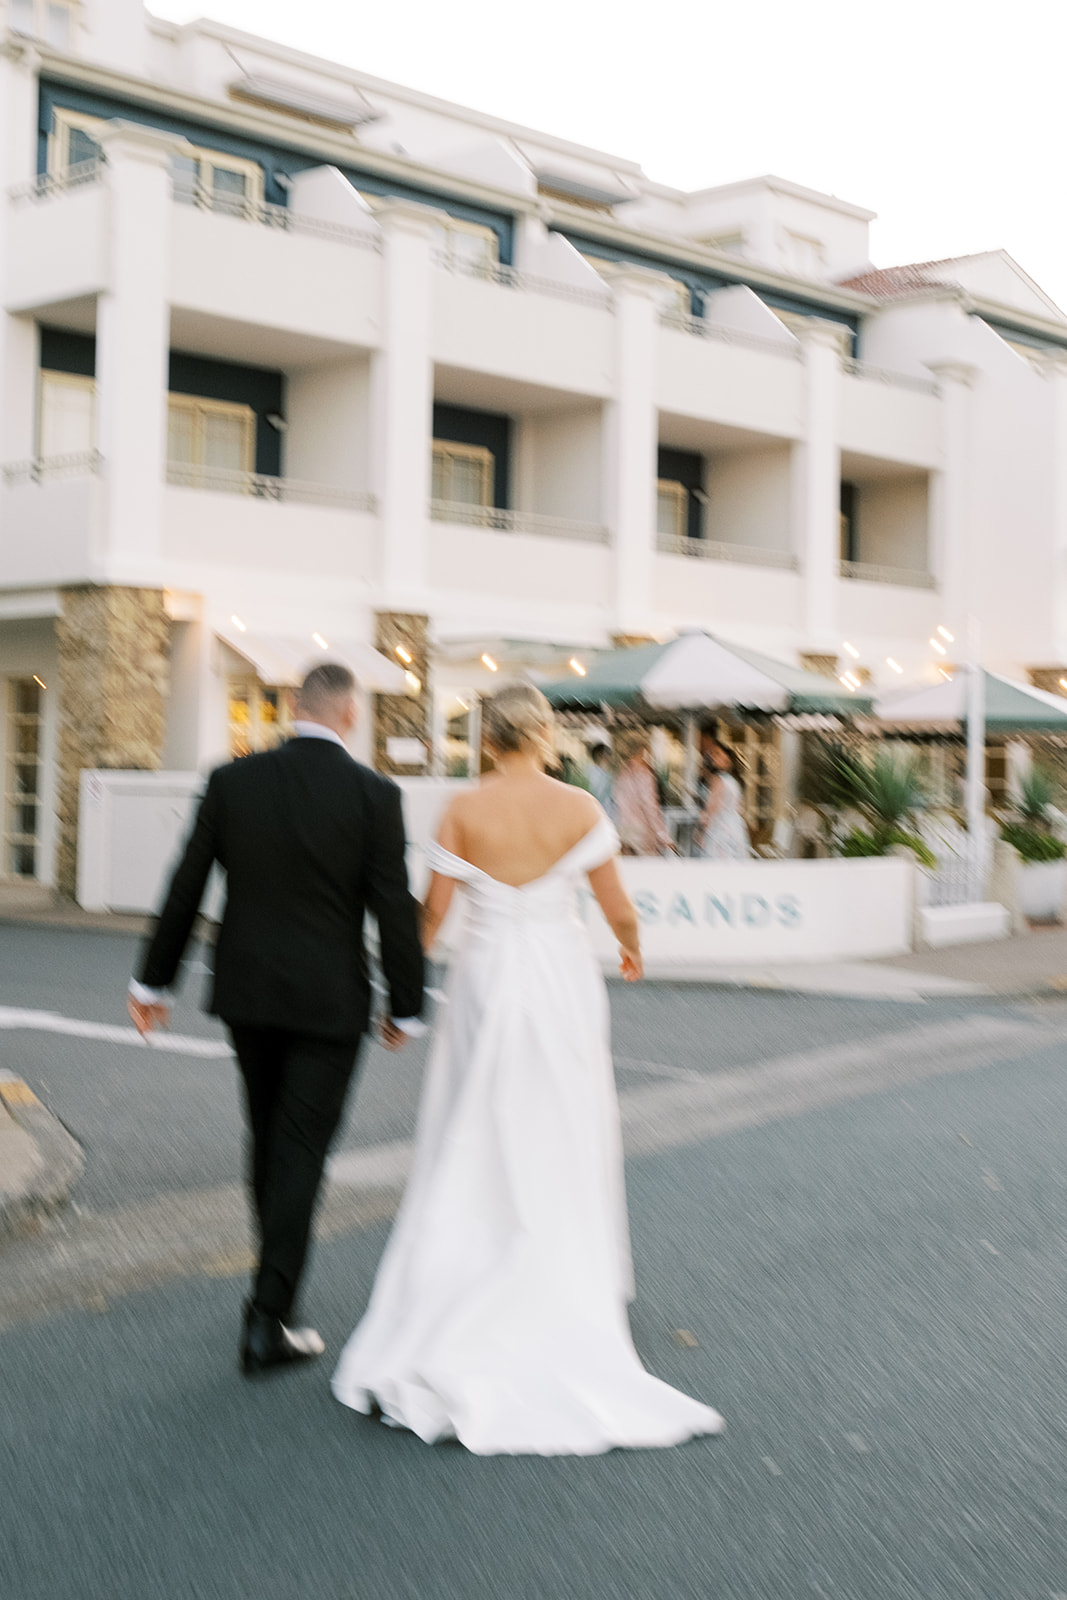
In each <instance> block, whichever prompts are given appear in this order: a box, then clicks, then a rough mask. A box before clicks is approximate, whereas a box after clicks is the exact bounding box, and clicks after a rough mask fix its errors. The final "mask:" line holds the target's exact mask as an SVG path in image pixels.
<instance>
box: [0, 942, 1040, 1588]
mask: <svg viewBox="0 0 1067 1600" xmlns="http://www.w3.org/2000/svg"><path fill="white" fill-rule="evenodd" d="M131 952H132V942H131V941H127V940H124V939H118V938H112V937H104V936H101V935H89V934H63V933H56V932H50V931H49V932H46V931H44V930H25V931H24V930H14V929H10V928H2V929H0V1006H9V1007H10V1006H21V1007H29V1008H34V1009H48V1010H52V1011H57V1012H60V1013H62V1014H63V1015H65V1016H67V1017H76V1018H82V1019H87V1020H90V1021H95V1022H101V1023H109V1022H110V1023H114V1022H116V1021H118V1020H119V1019H120V1017H121V1009H120V1006H121V989H122V986H123V983H124V980H125V975H126V973H127V971H128V967H129V961H130V957H131ZM612 1003H613V1011H614V1018H615V1045H616V1050H617V1052H618V1055H619V1057H620V1061H621V1070H620V1085H621V1087H622V1088H623V1091H624V1097H630V1103H631V1105H632V1107H635V1108H637V1110H638V1111H639V1112H640V1113H641V1115H645V1113H646V1112H647V1116H648V1118H649V1124H650V1127H651V1125H652V1124H653V1123H654V1122H655V1119H656V1117H657V1116H658V1117H660V1118H661V1124H660V1125H661V1129H662V1130H666V1131H665V1132H663V1134H662V1138H661V1140H660V1145H661V1147H658V1148H657V1147H656V1143H657V1141H656V1139H655V1138H654V1137H650V1138H649V1139H647V1140H646V1141H645V1144H646V1148H647V1149H648V1151H649V1153H645V1154H643V1155H638V1156H636V1157H635V1158H634V1159H632V1160H631V1162H630V1165H629V1180H628V1181H629V1192H630V1205H631V1217H632V1224H633V1233H634V1245H635V1259H636V1267H637V1277H638V1300H637V1303H636V1306H635V1309H634V1316H633V1323H634V1332H635V1337H636V1340H637V1343H638V1346H639V1349H640V1350H641V1352H642V1354H643V1356H644V1358H645V1360H646V1362H647V1364H648V1365H649V1366H651V1367H652V1368H653V1369H654V1370H655V1371H656V1372H657V1373H659V1374H660V1375H661V1376H663V1377H664V1378H666V1379H668V1380H669V1381H671V1382H674V1383H677V1384H679V1385H680V1386H682V1387H684V1388H686V1389H687V1390H689V1391H690V1392H692V1393H694V1394H697V1395H699V1396H701V1397H702V1398H704V1399H706V1400H708V1401H709V1402H710V1403H712V1404H713V1405H715V1406H717V1407H718V1408H719V1409H720V1410H721V1411H722V1412H723V1413H724V1415H725V1416H726V1418H727V1425H728V1431H727V1433H726V1435H725V1436H724V1437H722V1438H720V1439H712V1440H705V1441H698V1442H695V1443H693V1444H690V1445H687V1446H685V1447H683V1448H681V1449H677V1450H673V1451H652V1452H616V1453H613V1454H612V1455H609V1456H605V1457H601V1458H597V1459H593V1460H581V1461H566V1460H564V1461H559V1460H554V1461H539V1460H530V1459H507V1458H497V1459H489V1460H479V1459H476V1458H473V1457H470V1456H468V1455H467V1454H466V1452H464V1451H463V1450H461V1449H459V1448H457V1447H454V1446H442V1447H437V1448H434V1449H428V1448H427V1447H426V1446H424V1445H422V1444H421V1443H419V1442H418V1441H416V1440H414V1439H413V1438H410V1437H408V1436H405V1435H401V1434H398V1433H395V1432H391V1431H389V1430H386V1429H383V1428H381V1427H380V1426H378V1425H376V1424H373V1423H370V1422H368V1421H366V1420H365V1419H361V1418H357V1417H355V1416H353V1415H351V1414H350V1413H348V1412H346V1411H344V1410H343V1409H342V1408H341V1407H339V1406H337V1405H336V1404H335V1403H334V1402H333V1401H332V1399H331V1398H330V1395H329V1391H328V1387H327V1384H326V1378H327V1376H328V1369H327V1368H320V1369H307V1370H304V1371H302V1372H300V1373H296V1374H288V1375H286V1376H285V1377H284V1378H280V1379H278V1380H276V1381H274V1382H271V1383H264V1384H263V1385H261V1386H250V1385H247V1384H245V1383H243V1382H242V1381H241V1380H240V1378H239V1377H238V1376H237V1374H236V1371H235V1365H234V1344H235V1331H236V1329H235V1323H236V1314H237V1307H238V1305H239V1300H240V1295H241V1292H242V1288H243V1284H242V1281H241V1277H240V1275H239V1271H238V1269H237V1268H236V1267H235V1266H234V1265H232V1264H231V1265H229V1266H228V1265H227V1263H226V1261H225V1260H221V1261H220V1262H219V1263H218V1265H217V1266H216V1268H214V1269H213V1272H214V1275H212V1273H210V1272H208V1271H205V1270H203V1269H202V1267H201V1268H197V1269H196V1270H189V1269H183V1268H182V1266H181V1262H180V1261H179V1259H178V1257H177V1256H175V1258H174V1260H173V1261H172V1262H171V1263H170V1267H169V1269H168V1270H167V1271H162V1272H161V1273H160V1276H159V1280H158V1281H157V1282H155V1283H154V1285H153V1286H151V1287H148V1288H143V1289H130V1288H126V1289H123V1288H122V1287H121V1280H120V1279H119V1278H115V1279H114V1280H113V1281H114V1282H115V1283H119V1284H120V1287H119V1288H118V1289H117V1290H116V1289H114V1288H109V1287H108V1286H107V1284H108V1279H107V1274H108V1271H109V1270H111V1269H110V1266H109V1263H108V1262H107V1260H105V1259H103V1258H102V1257H101V1258H98V1267H99V1272H100V1275H101V1283H102V1285H103V1288H102V1290H101V1292H100V1293H99V1294H96V1295H94V1294H93V1293H91V1292H88V1289H87V1285H86V1282H85V1280H84V1278H79V1279H77V1280H76V1281H75V1280H74V1279H72V1280H71V1284H72V1287H71V1289H70V1292H69V1294H67V1297H66V1299H64V1298H63V1296H62V1295H61V1296H60V1298H59V1299H58V1300H57V1301H55V1302H54V1303H53V1304H52V1305H51V1307H50V1309H49V1310H48V1311H47V1314H40V1312H35V1311H34V1310H33V1307H32V1302H31V1301H26V1302H25V1303H24V1304H23V1309H22V1311H21V1312H16V1313H14V1314H12V1315H11V1316H10V1317H9V1319H8V1321H7V1324H6V1326H4V1327H3V1331H0V1418H2V1421H0V1479H2V1488H0V1508H2V1509H0V1595H2V1596H3V1600H98V1597H99V1600H187V1597H189V1600H283V1597H284V1600H369V1597H375V1600H378V1597H382V1600H394V1597H396V1600H406V1597H417V1600H452V1597H456V1600H510V1597H512V1596H514V1597H521V1600H527V1597H529V1600H586V1597H589V1600H608V1597H615V1596H620V1597H627V1600H629V1597H640V1600H644V1597H646V1596H647V1597H652V1600H661V1597H662V1600H673V1597H676V1596H677V1597H690V1596H692V1597H701V1600H703V1597H715V1600H749V1597H752V1600H794V1597H798V1600H799V1597H806V1596H824V1597H825V1596H831V1597H834V1600H841V1597H845V1600H970V1597H972V1596H973V1597H981V1600H986V1597H988V1600H1053V1597H1061V1600H1062V1597H1064V1596H1067V1519H1065V1514H1064V1507H1065V1505H1067V1404H1065V1396H1067V1339H1065V1333H1067V1161H1065V1160H1064V1152H1063V1138H1062V1130H1063V1129H1064V1128H1065V1127H1067V1072H1065V1071H1064V1053H1065V1051H1064V1047H1065V1045H1067V1022H1065V1016H1064V1014H1063V1012H1062V1009H1061V1008H1059V1007H1056V1006H1050V1007H1047V1008H1043V1009H1038V1008H1034V1009H1033V1010H1031V1011H1022V1010H1014V1009H1010V1008H1003V1007H997V1006H994V1005H991V1004H984V1005H982V1006H976V1005H973V1004H966V1003H959V1002H954V1003H952V1004H947V1003H938V1004H936V1005H934V1004H927V1005H915V1006H912V1005H899V1004H898V1005H891V1004H872V1003H865V1002H846V1001H828V1000H820V999H811V998H801V997H788V996H783V995H777V994H759V993H746V992H741V991H738V992H723V991H715V990H711V989H705V988H702V987H699V986H691V985H687V986H684V987H679V988H677V989H653V988H651V987H647V988H644V989H640V988H627V989H622V988H619V989H616V990H613V995H612ZM175 1028H176V1030H178V1031H180V1033H181V1034H184V1035H187V1036H193V1037H196V1038H201V1039H210V1038H212V1037H214V1036H215V1035H214V1030H213V1025H212V1024H210V1023H208V1022H205V1021H203V1020H202V1019H198V1018H197V1017H196V1016H195V1014H194V1012H193V1011H192V1010H191V1009H189V1008H187V1009H185V1011H184V1014H183V1015H179V1016H178V1017H176V1019H175ZM954 1039H955V1040H957V1041H958V1048H956V1049H955V1054H953V1048H954V1047H953V1043H952V1041H953V1040H954ZM0 1049H2V1050H3V1053H4V1060H5V1064H8V1065H12V1066H14V1067H15V1068H16V1069H17V1070H19V1071H20V1072H22V1073H23V1075H24V1076H26V1077H27V1078H28V1079H29V1081H30V1082H31V1083H34V1084H35V1086H37V1087H38V1088H40V1089H41V1091H42V1093H43V1097H44V1098H45V1100H46V1102H47V1103H48V1104H49V1105H51V1107H52V1108H53V1109H54V1110H55V1111H56V1112H57V1113H58V1114H59V1115H60V1116H62V1117H63V1119H64V1120H65V1121H66V1122H67V1123H68V1125H69V1126H71V1127H72V1129H73V1131H74V1132H75V1133H76V1134H77V1135H78V1136H79V1137H80V1138H83V1139H84V1140H85V1142H86V1144H87V1148H88V1154H89V1160H88V1168H87V1173H86V1178H85V1181H84V1184H83V1185H82V1188H81V1190H80V1191H79V1195H78V1200H79V1204H80V1206H81V1207H82V1212H81V1214H80V1215H79V1214H75V1215H73V1216H72V1217H71V1218H70V1219H68V1220H67V1221H66V1222H65V1223H64V1224H63V1225H62V1226H61V1227H60V1228H59V1229H58V1230H56V1232H55V1234H54V1236H52V1237H48V1236H46V1237H43V1238H42V1239H40V1240H38V1241H35V1242H33V1244H32V1245H30V1246H20V1247H18V1248H17V1249H16V1250H14V1251H12V1250H8V1251H5V1252H4V1253H3V1254H0V1308H2V1302H3V1297H4V1292H5V1291H4V1288H3V1284H4V1280H5V1276H6V1278H7V1281H8V1282H9V1283H10V1282H11V1281H12V1280H13V1279H14V1278H15V1277H17V1276H18V1274H20V1273H21V1274H23V1275H24V1276H25V1275H26V1274H29V1277H28V1278H27V1281H28V1282H29V1281H30V1280H31V1279H32V1277H33V1273H34V1271H35V1270H36V1271H37V1272H38V1277H39V1279H41V1280H42V1281H43V1277H44V1275H45V1274H46V1273H47V1274H53V1275H54V1274H55V1273H56V1272H58V1270H59V1265H60V1264H61V1260H62V1256H63V1254H64V1252H65V1253H66V1254H67V1255H68V1256H74V1255H76V1254H77V1252H78V1250H79V1249H80V1248H81V1243H80V1241H81V1235H82V1232H83V1231H84V1230H85V1229H86V1228H88V1227H89V1226H90V1225H91V1222H92V1219H93V1217H94V1216H97V1217H101V1216H102V1217H106V1216H108V1215H112V1214H114V1208H116V1207H122V1208H125V1209H124V1210H123V1211H122V1213H121V1214H122V1216H123V1217H124V1218H126V1219H131V1220H132V1221H136V1219H137V1218H139V1217H141V1216H148V1215H149V1214H151V1215H152V1216H153V1217H155V1219H156V1223H155V1225H156V1226H158V1227H160V1228H163V1229H165V1222H166V1217H167V1215H168V1213H169V1212H170V1211H175V1212H177V1210H179V1209H180V1206H181V1204H183V1203H189V1204H192V1203H193V1201H194V1200H195V1198H196V1196H197V1195H198V1194H200V1193H202V1192H203V1190H204V1188H205V1186H208V1185H219V1184H222V1185H226V1184H229V1185H231V1186H232V1184H233V1181H234V1178H235V1169H236V1165H237V1161H236V1138H237V1126H236V1111H235V1096H234V1090H233V1084H232V1071H231V1069H230V1067H229V1064H228V1063H227V1061H226V1060H225V1059H224V1058H223V1057H222V1056H219V1057H217V1058H214V1059H209V1058H203V1057H193V1056H190V1055H182V1054H180V1053H173V1052H172V1053H164V1052H159V1053H158V1054H157V1053H152V1054H149V1053H148V1052H146V1051H143V1050H139V1049H137V1048H135V1047H132V1046H126V1045H116V1044H108V1043H106V1042H103V1041H99V1040H97V1041H94V1040H86V1039H82V1038H77V1037H74V1038H71V1037H65V1036H61V1035H55V1034H50V1033H45V1032H28V1031H25V1030H20V1031H5V1032H0ZM950 1058H951V1059H950ZM850 1059H854V1060H855V1063H856V1075H857V1076H856V1083H857V1085H858V1084H859V1082H860V1080H861V1079H862V1083H863V1086H864V1087H866V1088H867V1089H868V1090H869V1091H870V1092H867V1093H864V1094H862V1095H861V1096H859V1097H854V1098H849V1097H848V1096H849V1094H850V1093H851V1092H852V1091H851V1089H850V1087H849V1085H848V1083H847V1081H846V1080H845V1079H843V1078H842V1077H841V1076H840V1074H839V1073H838V1075H837V1076H826V1075H824V1074H823V1073H822V1072H821V1068H820V1063H823V1062H825V1063H828V1064H829V1063H832V1062H833V1061H834V1060H838V1061H845V1062H846V1063H847V1062H848V1061H849V1060H850ZM417 1068H418V1061H417V1059H415V1058H414V1056H413V1055H411V1056H409V1055H407V1054H405V1055H404V1056H401V1057H386V1056H385V1054H384V1052H380V1051H377V1050H373V1051H370V1052H368V1057H367V1064H366V1072H365V1076H364V1081H363V1083H362V1084H361V1088H360V1094H359V1096H358V1097H357V1101H356V1104H355V1106H354V1108H353V1115H352V1118H351V1119H350V1122H349V1127H348V1129H347V1132H346V1143H347V1144H348V1145H349V1147H355V1146H360V1145H362V1146H364V1147H367V1146H373V1147H379V1146H380V1145H381V1144H382V1143H383V1141H390V1140H393V1141H395V1140H397V1139H403V1138H405V1137H406V1136H407V1135H408V1133H409V1132H410V1111H411V1105H412V1103H413V1095H414V1089H415V1080H416V1077H417ZM738 1068H742V1069H744V1070H743V1071H742V1072H740V1073H738V1072H737V1070H736V1069H738ZM746 1079H748V1080H749V1081H751V1083H752V1084H753V1085H754V1086H755V1090H754V1098H753V1097H750V1100H749V1102H747V1103H746V1107H745V1109H744V1112H743V1115H741V1114H738V1113H737V1110H736V1105H735V1100H731V1099H730V1095H731V1094H732V1095H734V1096H735V1098H736V1093H737V1089H736V1085H737V1084H738V1083H739V1082H743V1081H744V1080H746ZM731 1085H733V1087H731ZM855 1086H856V1085H853V1087H855ZM786 1089H787V1090H788V1093H789V1095H791V1096H792V1098H791V1099H784V1098H783V1094H784V1093H785V1090H786ZM720 1090H721V1094H720ZM761 1096H762V1097H763V1098H762V1102H761ZM761 1105H762V1109H761ZM686 1106H689V1107H691V1108H692V1111H693V1121H692V1126H691V1128H690V1130H689V1132H686V1130H685V1127H684V1126H683V1125H682V1124H681V1123H680V1121H679V1109H680V1108H681V1110H682V1111H684V1109H685V1107H686ZM715 1107H718V1110H717V1111H716V1112H715V1116H717V1117H718V1121H717V1122H716V1120H715V1116H713V1115H711V1111H710V1110H709V1108H712V1109H714V1108H715ZM731 1108H733V1109H731ZM668 1113H670V1114H669V1115H668ZM701 1119H703V1120H701ZM671 1130H673V1131H671ZM708 1130H711V1133H709V1132H708ZM653 1131H654V1130H653ZM638 1133H640V1129H638ZM664 1141H668V1142H664ZM640 1142H641V1141H640V1138H638V1144H639V1145H640ZM386 1209H387V1207H379V1211H378V1218H379V1219H378V1220H368V1219H369V1218H373V1216H374V1212H373V1208H371V1210H368V1211H367V1213H366V1214H365V1215H364V1216H363V1218H362V1220H361V1222H360V1221H359V1220H358V1219H357V1220H356V1221H354V1220H353V1217H354V1213H353V1214H352V1215H349V1216H347V1218H346V1216H345V1215H341V1216H340V1221H339V1224H338V1226H337V1227H336V1228H335V1229H334V1231H333V1232H332V1234H331V1236H330V1237H328V1238H326V1239H325V1240H324V1241H322V1242H321V1243H320V1244H319V1246H318V1250H317V1254H316V1258H315V1263H314V1269H313V1272H312V1276H311V1281H310V1283H309V1288H308V1302H309V1310H313V1311H314V1319H315V1321H316V1323H317V1325H318V1326H319V1327H320V1329H321V1331H322V1332H323V1334H324V1336H325V1337H326V1339H327V1341H328V1345H329V1347H330V1349H331V1350H336V1349H337V1348H338V1347H339V1345H340V1343H341V1342H342V1340H343V1339H344V1337H345V1336H346V1334H347V1333H348V1331H349V1330H350V1328H351V1326H352V1324H353V1323H354V1321H355V1320H356V1318H357V1317H358V1315H359V1312H360V1309H361V1306H362V1303H363V1300H364V1298H365V1295H366V1293H367V1290H368V1288H369V1284H370V1281H371V1277H372V1274H373V1269H374V1264H375V1262H376V1260H377V1257H378V1254H379V1253H380V1250H381V1246H382V1242H383V1240H384V1237H385V1230H386V1227H387V1223H386V1221H385V1220H384V1215H383V1213H384V1210H386ZM50 1252H51V1253H50ZM87 1259H88V1258H87ZM94 1259H96V1258H94ZM35 1261H36V1262H37V1263H38V1265H37V1267H36V1268H35V1266H34V1262H35ZM42 1263H43V1265H42ZM5 1269H6V1272H5ZM679 1330H685V1335H684V1336H682V1335H680V1334H679ZM694 1341H695V1342H694Z"/></svg>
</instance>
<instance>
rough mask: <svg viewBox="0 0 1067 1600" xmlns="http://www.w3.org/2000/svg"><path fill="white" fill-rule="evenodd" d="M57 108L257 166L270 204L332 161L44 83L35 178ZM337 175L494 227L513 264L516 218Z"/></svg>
mask: <svg viewBox="0 0 1067 1600" xmlns="http://www.w3.org/2000/svg"><path fill="white" fill-rule="evenodd" d="M57 106H58V107H60V108H62V109H63V110H66V111H81V112H82V113H84V115H86V116H91V117H103V118H111V117H123V118H125V119H126V120H128V121H130V122H142V123H145V124H147V126H149V127H152V128H160V129H162V131H163V132H165V133H176V134H180V135H182V136H183V137H184V138H187V139H191V140H192V142H193V143H194V144H199V145H204V146H206V147H207V148H208V149H211V150H219V151H221V152H222V153H223V154H224V155H229V156H239V157H240V158H241V159H242V160H244V161H255V162H257V163H258V165H259V166H260V167H261V168H262V169H263V198H264V199H265V200H266V201H267V203H268V204H269V205H276V206H284V205H287V204H288V189H287V186H286V184H285V182H284V180H285V179H286V178H290V177H292V176H294V174H296V173H298V172H306V171H307V170H308V168H309V167H318V166H321V165H323V162H324V161H331V160H332V158H331V157H329V156H324V157H323V158H322V159H321V160H316V158H315V157H314V156H312V155H308V154H307V153H306V151H298V150H290V149H287V148H286V147H285V146H284V145H273V144H267V143H266V142H265V141H263V140H261V139H255V138H246V137H244V136H243V135H241V134H237V133H234V132H233V130H232V129H228V128H218V127H215V126H213V124H211V123H210V122H199V121H196V120H194V119H193V118H190V117H176V116H173V115H172V114H171V113H170V112H169V111H164V110H162V109H160V108H158V107H155V106H153V105H152V103H151V102H150V101H138V100H119V99H116V98H114V97H113V96H108V95H101V94H93V93H91V92H90V91H88V90H85V89H80V88H75V87H73V86H70V85H68V84H63V83H54V82H50V81H48V80H46V79H43V78H42V80H41V92H40V99H39V103H38V123H37V128H38V136H37V170H38V172H39V173H44V172H46V171H47V170H48V136H49V134H50V133H51V131H52V119H53V113H54V112H55V110H56V107H57ZM340 170H341V171H342V172H343V173H344V175H345V177H346V178H347V179H348V180H349V182H350V183H351V184H352V185H353V186H354V187H355V188H357V189H361V190H363V191H365V192H366V193H367V194H376V195H393V196H395V197H396V198H397V199H402V200H415V201H418V202H419V203H421V204H422V205H429V206H436V207H437V208H438V209H439V210H441V211H446V212H447V213H448V215H449V216H450V217H455V218H456V219H457V220H458V221H461V222H476V223H479V224H480V225H481V226H482V227H486V228H492V230H493V232H494V233H495V234H496V236H497V242H498V246H499V251H500V260H501V261H502V262H504V263H505V265H510V264H511V262H512V260H513V255H514V235H515V224H514V218H513V217H511V216H510V215H508V213H506V212H501V211H493V210H491V209H489V208H488V207H483V206H478V205H472V204H471V203H469V202H468V201H464V200H457V199H454V198H453V197H452V196H451V195H448V194H442V193H440V192H439V191H438V190H436V189H430V188H422V187H420V186H418V185H415V184H406V183H400V182H394V181H393V180H392V179H391V178H383V177H381V176H380V175H378V174H376V173H371V172H364V171H362V170H361V169H360V168H359V167H342V168H341V169H340ZM279 179H281V180H283V181H282V182H279Z"/></svg>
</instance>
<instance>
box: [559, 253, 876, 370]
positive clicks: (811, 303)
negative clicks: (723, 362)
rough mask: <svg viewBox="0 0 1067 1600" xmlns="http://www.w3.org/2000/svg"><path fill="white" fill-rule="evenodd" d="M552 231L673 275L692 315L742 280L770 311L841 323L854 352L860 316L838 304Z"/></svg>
mask: <svg viewBox="0 0 1067 1600" xmlns="http://www.w3.org/2000/svg"><path fill="white" fill-rule="evenodd" d="M556 232H558V233H562V235H563V237H564V238H565V239H568V240H569V241H570V243H571V244H572V245H573V246H574V248H575V249H576V250H581V251H582V252H583V253H587V254H589V255H591V256H602V257H603V258H604V260H605V261H628V262H633V264H634V265H635V266H639V267H650V268H651V269H652V270H653V271H654V272H668V273H670V275H671V277H672V278H677V279H678V281H679V282H680V283H684V284H685V285H686V286H687V287H688V289H689V304H690V310H691V313H692V315H693V316H694V317H702V316H703V315H704V301H705V299H706V297H707V296H708V295H709V294H713V293H714V292H715V290H716V289H732V288H733V287H734V285H735V284H738V283H744V284H747V285H748V287H749V288H750V289H751V290H752V292H753V294H756V295H758V296H759V298H760V299H761V300H762V301H763V303H764V305H766V306H770V308H771V309H772V310H773V311H792V312H795V313H796V314H797V315H798V316H802V317H821V318H822V319H823V320H824V321H827V322H840V323H842V324H843V326H844V327H846V328H847V329H848V330H849V334H850V336H851V340H852V354H853V355H855V354H856V351H857V348H858V341H859V329H860V318H859V316H858V315H857V313H855V312H852V311H842V310H841V309H840V307H839V306H831V305H826V304H825V303H824V302H822V301H820V300H817V299H810V300H809V299H807V298H805V297H804V296H802V295H793V294H779V293H777V292H776V291H774V290H771V289H765V288H764V287H763V286H762V285H761V284H759V283H754V282H752V281H751V279H750V278H749V277H747V276H746V274H745V273H744V271H738V272H736V273H731V272H726V271H720V270H715V271H712V270H710V269H709V270H705V269H704V268H703V267H694V266H693V265H692V263H691V262H685V261H672V260H671V258H670V257H669V256H664V255H660V254H655V253H653V252H652V251H648V250H640V249H632V248H631V247H630V246H629V245H614V244H606V243H604V242H603V241H602V240H600V239H591V238H589V237H588V235H586V234H581V233H575V232H573V231H572V230H571V229H570V228H558V229H556Z"/></svg>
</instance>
